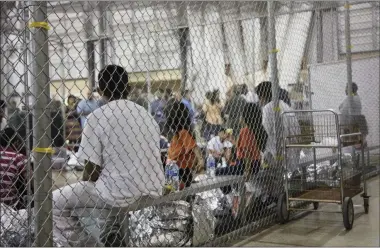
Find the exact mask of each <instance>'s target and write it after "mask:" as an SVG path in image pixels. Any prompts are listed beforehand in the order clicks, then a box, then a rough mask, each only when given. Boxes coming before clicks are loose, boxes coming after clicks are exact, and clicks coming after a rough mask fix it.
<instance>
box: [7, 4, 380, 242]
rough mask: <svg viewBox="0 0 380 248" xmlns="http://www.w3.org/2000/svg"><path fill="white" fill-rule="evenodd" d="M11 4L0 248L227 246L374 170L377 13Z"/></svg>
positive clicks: (338, 8) (320, 7)
mask: <svg viewBox="0 0 380 248" xmlns="http://www.w3.org/2000/svg"><path fill="white" fill-rule="evenodd" d="M0 7H1V14H0V21H1V26H0V27H1V29H0V34H1V35H0V38H1V58H0V59H1V80H0V89H1V95H0V99H1V102H0V106H1V112H0V114H1V115H0V117H1V137H0V138H1V150H0V153H1V154H0V162H1V168H0V173H1V174H0V175H1V181H0V183H1V192H0V194H1V208H0V214H1V227H0V244H1V245H2V246H3V245H4V246H31V245H36V246H53V245H54V246H95V245H103V246H125V245H132V246H201V245H205V244H214V245H218V244H221V243H223V242H225V240H227V237H228V238H229V239H231V238H232V239H233V240H234V239H238V238H239V236H238V235H239V232H234V231H237V230H246V231H247V230H258V229H260V228H262V227H265V226H268V225H272V224H274V223H277V222H278V220H280V221H281V222H283V221H284V220H286V219H287V218H288V214H289V211H287V209H286V208H285V210H284V206H286V205H284V200H286V199H285V198H286V197H287V195H288V196H289V197H293V198H297V197H303V196H304V195H305V194H307V193H309V192H314V191H313V190H314V189H315V188H317V189H318V187H320V186H318V185H319V184H318V183H316V181H317V180H316V178H319V179H321V180H322V179H323V180H322V181H321V180H319V179H318V182H323V183H324V185H326V184H329V185H330V186H331V185H334V186H336V185H337V184H336V183H338V182H339V180H340V178H339V176H337V174H336V173H337V171H339V168H340V167H339V163H337V161H341V163H343V162H344V163H343V164H354V165H357V164H358V163H359V162H358V161H357V160H356V159H357V156H353V154H354V153H360V152H359V150H357V151H355V149H353V148H352V145H354V147H355V145H357V143H360V142H359V141H363V145H364V146H365V147H366V149H367V150H366V152H365V156H363V154H362V153H360V156H359V160H360V161H365V164H366V165H367V167H366V168H365V170H368V171H364V172H365V173H368V172H371V170H372V169H377V168H376V166H378V165H379V160H380V158H379V153H378V150H376V149H378V148H379V126H378V120H379V105H380V103H379V99H380V97H379V84H378V82H379V34H380V26H379V23H380V19H379V18H380V17H379V16H380V11H379V8H380V6H379V3H378V2H360V3H351V5H348V4H347V3H344V2H331V3H330V2H329V3H328V2H164V1H159V2H69V1H61V2H32V1H29V2H16V1H15V2H11V1H6V2H1V3H0ZM347 21H348V23H349V24H350V25H349V26H347ZM351 73H352V76H350V75H351ZM351 82H353V83H352V84H351ZM346 85H348V87H347V88H346ZM345 89H346V93H345ZM125 99H128V101H125ZM326 109H332V110H334V111H335V112H336V113H339V114H342V116H351V117H352V116H359V117H355V118H349V119H350V121H348V122H347V121H346V122H344V121H342V119H341V117H340V119H339V120H338V122H337V123H335V124H334V122H333V121H335V119H334V118H332V119H331V116H328V115H324V114H321V113H318V114H317V115H315V114H311V112H302V113H300V112H297V113H296V114H295V115H291V117H290V118H289V117H287V116H286V115H285V116H283V115H282V114H283V112H285V111H294V110H298V111H299V110H303V111H305V110H326ZM355 121H356V122H355ZM353 122H355V123H356V124H355V125H356V126H355V125H352V123H353ZM358 123H359V124H358ZM363 123H364V124H363ZM334 128H335V129H334ZM358 131H359V132H361V133H362V134H363V135H364V139H362V140H357V139H356V140H355V139H354V140H353V139H349V140H347V139H346V140H344V142H341V143H342V144H341V145H343V146H346V145H349V148H344V149H342V154H343V155H344V156H343V157H342V158H339V156H338V154H340V153H339V152H338V151H340V148H341V145H340V143H338V140H339V134H340V133H342V134H347V133H353V132H358ZM286 140H290V141H291V143H292V144H297V145H296V146H294V147H291V146H290V147H288V146H287V145H289V144H287V143H286ZM284 142H285V143H284ZM315 144H319V146H320V147H319V148H318V149H312V148H311V147H312V146H313V145H315ZM327 146H328V147H330V146H331V147H332V148H327ZM285 148H286V152H285ZM376 151H377V152H376ZM284 155H285V156H284ZM342 161H343V162H342ZM285 178H286V179H287V182H288V184H285V180H284V179H285ZM356 179H357V178H356ZM342 180H343V179H342ZM327 182H328V183H327ZM309 184H310V185H311V186H310V185H309ZM305 185H306V188H304V187H305ZM335 188H339V187H338V186H337V187H335ZM285 192H288V193H287V194H284V193H285ZM305 192H306V193H305ZM338 193H339V192H335V191H334V192H332V193H331V195H333V194H338ZM324 196H325V195H324ZM324 196H322V198H323V197H324ZM339 196H340V195H339V194H338V198H337V200H336V201H339V200H340V198H339ZM284 197H285V198H284ZM334 197H335V195H334ZM319 198H321V197H319ZM330 198H331V197H330ZM335 198H336V197H335ZM335 198H334V199H335ZM297 199H298V198H297ZM317 200H323V199H317ZM310 202H313V201H312V200H310V198H302V199H301V200H300V199H298V200H297V201H296V203H297V204H295V205H294V204H293V203H291V204H290V205H289V207H290V206H291V207H292V208H297V207H301V208H309V209H311V208H310V207H309V205H310ZM367 203H368V202H367ZM365 205H366V204H365ZM367 205H368V204H367ZM315 207H316V206H315V204H314V208H315ZM290 213H291V216H292V215H293V212H290Z"/></svg>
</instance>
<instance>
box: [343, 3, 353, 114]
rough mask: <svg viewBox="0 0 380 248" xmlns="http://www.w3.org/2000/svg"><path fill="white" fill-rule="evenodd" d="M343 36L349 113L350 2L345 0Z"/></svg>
mask: <svg viewBox="0 0 380 248" xmlns="http://www.w3.org/2000/svg"><path fill="white" fill-rule="evenodd" d="M344 8H345V12H344V20H345V26H344V36H345V40H346V65H347V95H348V99H349V115H351V111H352V54H351V28H350V4H349V2H348V1H346V4H345V6H344Z"/></svg>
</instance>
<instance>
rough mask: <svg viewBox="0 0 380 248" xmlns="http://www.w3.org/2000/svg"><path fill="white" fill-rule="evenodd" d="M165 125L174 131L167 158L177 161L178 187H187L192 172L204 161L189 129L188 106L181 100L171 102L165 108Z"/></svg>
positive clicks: (202, 166)
mask: <svg viewBox="0 0 380 248" xmlns="http://www.w3.org/2000/svg"><path fill="white" fill-rule="evenodd" d="M165 116H166V121H167V123H166V124H167V126H168V127H169V128H170V130H171V131H172V132H173V133H174V136H173V138H172V139H171V141H170V147H169V150H168V160H169V161H170V160H174V161H176V162H177V165H178V167H179V168H180V170H179V176H180V181H181V183H180V189H181V190H182V189H183V188H185V187H189V186H190V185H191V182H192V180H193V172H202V171H203V170H204V161H203V159H202V155H201V151H200V149H199V147H198V146H197V143H196V140H195V136H194V134H193V132H192V130H191V118H190V112H189V110H188V108H187V107H186V106H185V105H184V104H183V103H181V102H177V101H175V102H173V103H172V104H170V105H168V106H167V107H166V108H165Z"/></svg>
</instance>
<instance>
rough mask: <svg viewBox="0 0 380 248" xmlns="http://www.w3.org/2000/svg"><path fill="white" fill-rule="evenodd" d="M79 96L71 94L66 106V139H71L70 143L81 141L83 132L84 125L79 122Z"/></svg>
mask: <svg viewBox="0 0 380 248" xmlns="http://www.w3.org/2000/svg"><path fill="white" fill-rule="evenodd" d="M78 100H79V99H78V98H77V97H75V96H74V95H70V96H69V97H68V99H67V103H68V104H67V106H66V126H65V128H66V137H65V139H66V140H68V141H69V144H70V145H74V151H77V150H76V149H75V145H76V144H78V143H79V142H80V137H81V134H82V127H81V125H80V122H79V120H80V119H79V115H78V114H77V106H78Z"/></svg>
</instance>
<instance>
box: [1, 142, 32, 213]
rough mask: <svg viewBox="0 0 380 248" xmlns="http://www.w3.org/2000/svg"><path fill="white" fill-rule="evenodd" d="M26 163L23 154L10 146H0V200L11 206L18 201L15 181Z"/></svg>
mask: <svg viewBox="0 0 380 248" xmlns="http://www.w3.org/2000/svg"><path fill="white" fill-rule="evenodd" d="M26 164H27V159H26V158H25V156H24V155H22V154H20V153H17V152H15V151H14V150H13V149H11V148H3V147H0V197H1V198H0V202H2V203H5V204H7V205H11V206H12V205H14V204H16V203H17V202H18V192H17V187H16V182H17V179H18V177H19V175H21V173H23V172H24V169H25V168H26Z"/></svg>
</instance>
